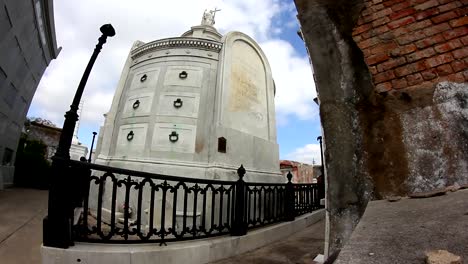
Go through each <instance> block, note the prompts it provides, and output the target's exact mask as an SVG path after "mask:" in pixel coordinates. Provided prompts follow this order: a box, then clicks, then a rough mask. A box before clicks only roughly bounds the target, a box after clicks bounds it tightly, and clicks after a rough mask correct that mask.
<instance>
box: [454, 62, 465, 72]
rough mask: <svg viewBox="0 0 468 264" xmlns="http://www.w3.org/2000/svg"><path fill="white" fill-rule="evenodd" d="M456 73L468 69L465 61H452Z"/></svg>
mask: <svg viewBox="0 0 468 264" xmlns="http://www.w3.org/2000/svg"><path fill="white" fill-rule="evenodd" d="M450 66H452V69H453V71H454V72H459V71H463V70H466V69H468V65H466V63H465V62H464V61H463V60H456V61H452V63H451V64H450Z"/></svg>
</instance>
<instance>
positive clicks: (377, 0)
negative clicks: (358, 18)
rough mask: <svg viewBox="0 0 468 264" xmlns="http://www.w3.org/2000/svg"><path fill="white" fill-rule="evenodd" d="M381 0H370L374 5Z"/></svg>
mask: <svg viewBox="0 0 468 264" xmlns="http://www.w3.org/2000/svg"><path fill="white" fill-rule="evenodd" d="M382 1H383V0H372V3H373V4H374V5H376V4H379V3H382Z"/></svg>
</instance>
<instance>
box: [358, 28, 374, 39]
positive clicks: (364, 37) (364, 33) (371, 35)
mask: <svg viewBox="0 0 468 264" xmlns="http://www.w3.org/2000/svg"><path fill="white" fill-rule="evenodd" d="M360 36H362V38H363V39H368V38H371V37H374V36H376V35H375V34H372V31H370V30H369V31H366V32H363V33H362V34H361V35H360Z"/></svg>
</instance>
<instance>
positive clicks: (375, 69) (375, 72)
mask: <svg viewBox="0 0 468 264" xmlns="http://www.w3.org/2000/svg"><path fill="white" fill-rule="evenodd" d="M369 71H370V73H372V75H375V74H377V67H375V66H371V67H369Z"/></svg>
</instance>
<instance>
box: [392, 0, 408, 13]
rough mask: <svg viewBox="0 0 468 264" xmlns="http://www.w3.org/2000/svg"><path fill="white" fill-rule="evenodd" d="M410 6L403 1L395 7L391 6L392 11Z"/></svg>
mask: <svg viewBox="0 0 468 264" xmlns="http://www.w3.org/2000/svg"><path fill="white" fill-rule="evenodd" d="M409 6H410V1H404V2H403V3H399V4H396V5H392V10H393V11H395V12H396V11H400V10H402V9H405V8H408V7H409Z"/></svg>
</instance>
